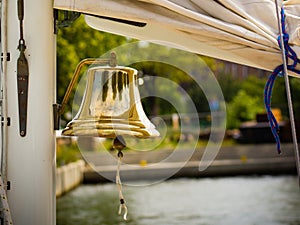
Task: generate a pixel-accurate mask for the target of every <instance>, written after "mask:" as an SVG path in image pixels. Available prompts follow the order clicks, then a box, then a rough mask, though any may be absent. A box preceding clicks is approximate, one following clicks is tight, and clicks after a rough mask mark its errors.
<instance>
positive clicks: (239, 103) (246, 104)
mask: <svg viewBox="0 0 300 225" xmlns="http://www.w3.org/2000/svg"><path fill="white" fill-rule="evenodd" d="M260 101H261V98H259V97H257V96H255V97H253V96H250V95H248V94H247V92H246V91H245V90H239V92H238V94H237V95H236V96H235V97H234V98H233V100H232V101H231V102H230V103H229V104H227V128H229V129H233V128H238V127H239V126H240V124H241V123H242V122H245V121H250V120H254V119H255V117H256V114H257V113H260V112H262V108H261V107H260Z"/></svg>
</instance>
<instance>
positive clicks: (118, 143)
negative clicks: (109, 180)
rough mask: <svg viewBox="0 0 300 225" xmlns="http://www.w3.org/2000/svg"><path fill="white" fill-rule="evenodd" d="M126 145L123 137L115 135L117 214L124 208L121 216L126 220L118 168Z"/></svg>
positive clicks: (125, 208)
mask: <svg viewBox="0 0 300 225" xmlns="http://www.w3.org/2000/svg"><path fill="white" fill-rule="evenodd" d="M125 147H126V144H125V140H124V139H123V137H122V136H117V137H116V138H115V139H114V142H113V148H114V149H116V150H118V166H117V174H116V184H117V187H118V191H119V199H120V206H119V211H118V213H119V215H121V214H122V210H123V209H124V214H123V218H124V220H127V213H128V209H127V206H126V204H125V199H124V196H123V193H122V182H121V178H120V170H121V164H122V158H123V152H122V150H123V149H124V148H125Z"/></svg>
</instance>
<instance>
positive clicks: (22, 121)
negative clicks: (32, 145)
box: [17, 0, 29, 137]
mask: <svg viewBox="0 0 300 225" xmlns="http://www.w3.org/2000/svg"><path fill="white" fill-rule="evenodd" d="M18 18H19V21H20V39H19V45H18V49H19V51H20V55H19V58H18V60H17V83H18V103H19V104H18V105H19V132H20V135H21V136H22V137H25V136H26V126H27V102H28V101H27V99H28V79H29V69H28V61H27V59H26V57H25V49H26V45H25V40H24V37H23V19H24V1H23V0H18Z"/></svg>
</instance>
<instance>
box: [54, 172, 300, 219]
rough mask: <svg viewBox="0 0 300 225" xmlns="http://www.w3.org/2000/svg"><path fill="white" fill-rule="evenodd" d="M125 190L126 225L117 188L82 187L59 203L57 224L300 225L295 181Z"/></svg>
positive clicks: (176, 183)
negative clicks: (120, 212) (127, 211)
mask: <svg viewBox="0 0 300 225" xmlns="http://www.w3.org/2000/svg"><path fill="white" fill-rule="evenodd" d="M134 185H136V186H125V187H123V192H124V196H125V199H126V202H127V205H128V210H129V213H128V220H127V221H126V222H125V221H123V220H122V217H121V216H119V215H117V211H118V202H119V200H118V191H117V187H116V186H115V184H113V183H110V184H99V185H82V186H80V187H78V188H77V189H75V190H74V191H72V192H71V193H69V194H67V195H65V196H63V197H61V198H59V199H57V225H116V224H121V225H123V224H124V225H125V224H128V225H177V224H178V225H179V224H180V225H182V224H187V225H236V224H239V225H300V189H299V187H298V183H297V178H296V177H294V176H275V177H272V176H262V177H256V176H253V177H227V178H201V179H177V180H169V181H165V182H163V183H160V184H155V185H150V186H142V183H135V184H134Z"/></svg>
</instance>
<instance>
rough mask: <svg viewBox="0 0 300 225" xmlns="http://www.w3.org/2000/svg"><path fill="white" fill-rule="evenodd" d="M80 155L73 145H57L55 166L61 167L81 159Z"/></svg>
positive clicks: (75, 145)
mask: <svg viewBox="0 0 300 225" xmlns="http://www.w3.org/2000/svg"><path fill="white" fill-rule="evenodd" d="M81 158H82V156H81V153H80V151H79V149H78V147H77V144H75V143H68V144H66V143H58V144H57V147H56V165H57V166H63V165H66V164H68V163H71V162H76V161H77V160H78V159H81Z"/></svg>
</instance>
